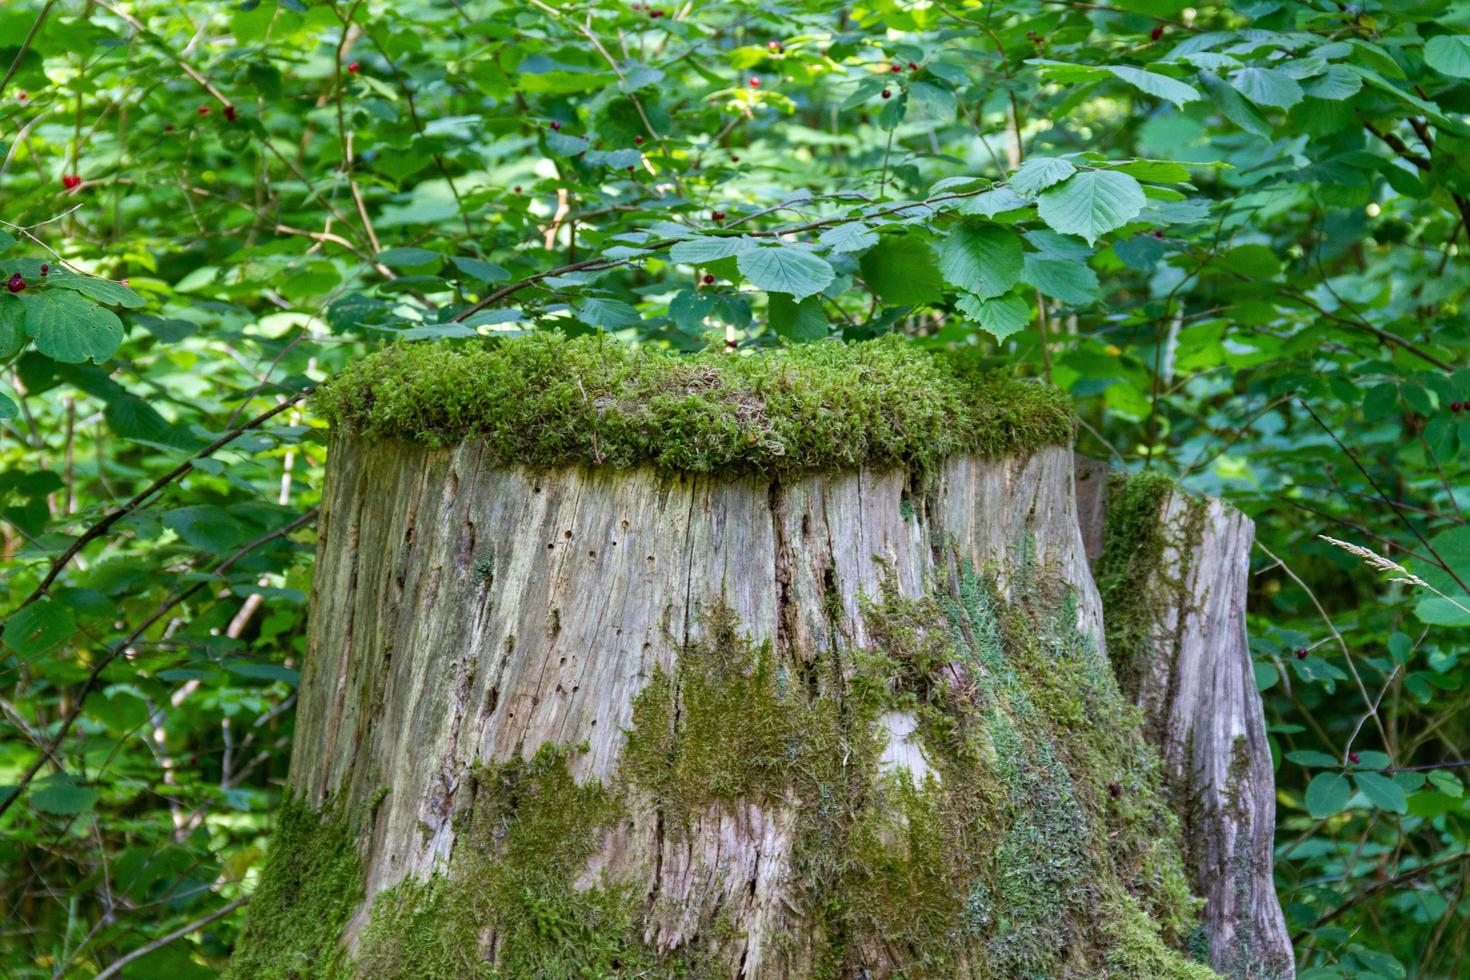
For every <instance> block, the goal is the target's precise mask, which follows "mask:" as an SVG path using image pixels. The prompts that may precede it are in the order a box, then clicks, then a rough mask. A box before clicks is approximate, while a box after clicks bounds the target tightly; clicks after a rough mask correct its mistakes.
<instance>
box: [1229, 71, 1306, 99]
mask: <svg viewBox="0 0 1470 980" xmlns="http://www.w3.org/2000/svg"><path fill="white" fill-rule="evenodd" d="M1230 84H1231V85H1232V86H1233V87H1234V88H1235V90H1236V91H1237V92H1239V93H1240V94H1241V95H1243V96H1245V97H1246V98H1247V99H1249V100H1250V101H1252V102H1254V103H1255V104H1256V105H1265V106H1274V107H1276V108H1278V109H1290V108H1291V107H1292V106H1294V105H1296V104H1297V103H1298V102H1300V101H1301V100H1302V97H1303V93H1302V87H1301V85H1300V84H1299V83H1298V82H1297V80H1296V79H1294V78H1292V77H1291V76H1290V75H1288V74H1287V73H1286V72H1284V71H1282V70H1280V69H1279V68H1242V69H1240V70H1239V71H1236V72H1234V73H1232V74H1231V76H1230Z"/></svg>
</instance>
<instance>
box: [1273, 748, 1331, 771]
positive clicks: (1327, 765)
mask: <svg viewBox="0 0 1470 980" xmlns="http://www.w3.org/2000/svg"><path fill="white" fill-rule="evenodd" d="M1286 761H1288V762H1295V763H1296V764H1297V765H1299V766H1311V767H1313V768H1316V769H1337V768H1339V767H1340V766H1341V765H1342V760H1341V759H1334V758H1333V757H1332V756H1330V755H1328V754H1327V753H1326V752H1318V751H1316V750H1314V749H1298V750H1297V751H1295V752H1288V753H1286Z"/></svg>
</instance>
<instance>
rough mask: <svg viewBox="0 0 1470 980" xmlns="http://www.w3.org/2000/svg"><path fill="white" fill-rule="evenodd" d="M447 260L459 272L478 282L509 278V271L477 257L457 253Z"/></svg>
mask: <svg viewBox="0 0 1470 980" xmlns="http://www.w3.org/2000/svg"><path fill="white" fill-rule="evenodd" d="M449 261H450V262H453V263H454V267H455V268H456V269H458V270H459V271H460V272H463V273H464V274H465V275H467V276H469V277H470V278H471V279H474V280H476V281H478V282H483V283H491V282H499V281H500V280H502V279H508V278H510V273H509V272H506V271H505V270H504V269H503V268H501V267H500V266H498V265H496V264H495V263H493V262H482V261H481V260H479V259H472V258H469V257H468V256H459V255H456V256H455V257H454V258H452V259H450V260H449Z"/></svg>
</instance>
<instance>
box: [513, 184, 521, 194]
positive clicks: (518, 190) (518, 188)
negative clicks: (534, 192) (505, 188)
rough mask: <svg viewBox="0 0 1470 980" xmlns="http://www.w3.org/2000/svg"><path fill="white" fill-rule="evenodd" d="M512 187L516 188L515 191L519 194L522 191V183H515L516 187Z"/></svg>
mask: <svg viewBox="0 0 1470 980" xmlns="http://www.w3.org/2000/svg"><path fill="white" fill-rule="evenodd" d="M512 189H513V190H514V191H515V192H516V193H517V194H519V193H520V192H521V185H520V184H517V185H515V187H514V188H512Z"/></svg>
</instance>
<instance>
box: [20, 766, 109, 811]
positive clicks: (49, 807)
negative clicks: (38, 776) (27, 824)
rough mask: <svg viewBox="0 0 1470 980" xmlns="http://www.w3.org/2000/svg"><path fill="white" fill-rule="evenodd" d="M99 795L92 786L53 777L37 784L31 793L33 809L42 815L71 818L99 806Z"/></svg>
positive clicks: (65, 777)
mask: <svg viewBox="0 0 1470 980" xmlns="http://www.w3.org/2000/svg"><path fill="white" fill-rule="evenodd" d="M97 799H98V794H97V791H96V790H95V789H92V787H90V786H78V785H77V784H76V783H74V782H72V780H71V777H70V776H53V777H51V778H49V779H46V780H45V781H43V782H40V783H37V784H36V788H35V789H34V790H33V791H32V792H31V807H32V809H35V810H39V811H40V812H41V813H54V814H59V815H62V816H71V815H73V814H77V813H86V812H87V811H88V810H90V809H92V807H94V806H96V805H97Z"/></svg>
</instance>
